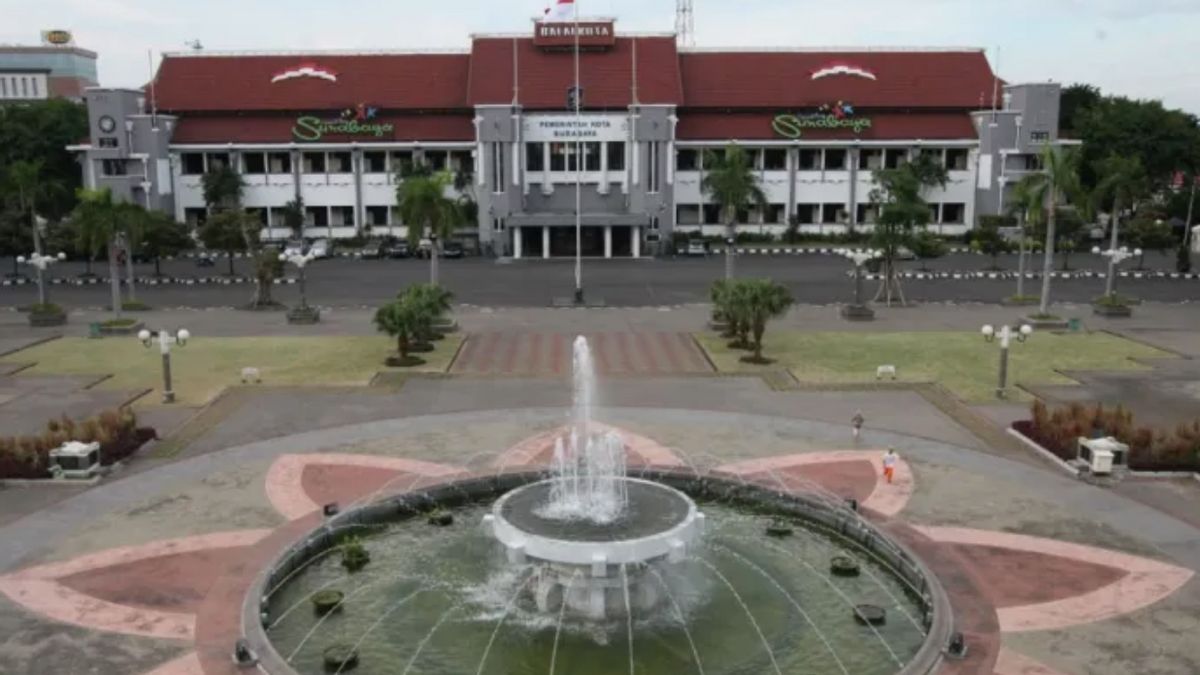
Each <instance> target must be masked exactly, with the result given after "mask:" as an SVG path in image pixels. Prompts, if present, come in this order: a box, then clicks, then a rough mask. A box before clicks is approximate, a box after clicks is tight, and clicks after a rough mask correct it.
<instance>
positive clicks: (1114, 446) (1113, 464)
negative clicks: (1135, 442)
mask: <svg viewBox="0 0 1200 675" xmlns="http://www.w3.org/2000/svg"><path fill="white" fill-rule="evenodd" d="M1079 460H1080V461H1081V462H1082V464H1083V465H1084V466H1086V467H1088V470H1090V471H1091V472H1092V473H1094V474H1104V475H1107V474H1110V473H1112V472H1113V470H1114V469H1123V468H1125V467H1127V466H1128V465H1129V446H1128V445H1125V444H1124V443H1121V442H1119V441H1117V439H1115V438H1112V437H1109V438H1091V439H1089V438H1080V439H1079Z"/></svg>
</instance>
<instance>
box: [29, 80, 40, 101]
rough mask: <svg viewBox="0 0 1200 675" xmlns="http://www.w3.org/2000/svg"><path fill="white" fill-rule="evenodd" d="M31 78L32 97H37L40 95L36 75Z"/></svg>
mask: <svg viewBox="0 0 1200 675" xmlns="http://www.w3.org/2000/svg"><path fill="white" fill-rule="evenodd" d="M31 79H32V80H33V97H34V98H38V97H40V96H41V94H39V93H38V79H37V78H36V77H34V78H31Z"/></svg>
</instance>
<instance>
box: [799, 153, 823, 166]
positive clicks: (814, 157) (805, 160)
mask: <svg viewBox="0 0 1200 675" xmlns="http://www.w3.org/2000/svg"><path fill="white" fill-rule="evenodd" d="M798 168H799V169H800V170H801V171H819V170H820V169H821V151H820V149H817V148H801V150H800V165H799V167H798Z"/></svg>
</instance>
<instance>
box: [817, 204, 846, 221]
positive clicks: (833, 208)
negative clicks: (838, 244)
mask: <svg viewBox="0 0 1200 675" xmlns="http://www.w3.org/2000/svg"><path fill="white" fill-rule="evenodd" d="M845 218H846V205H845V204H822V205H821V222H822V223H826V224H831V223H840V222H842V221H843V220H845Z"/></svg>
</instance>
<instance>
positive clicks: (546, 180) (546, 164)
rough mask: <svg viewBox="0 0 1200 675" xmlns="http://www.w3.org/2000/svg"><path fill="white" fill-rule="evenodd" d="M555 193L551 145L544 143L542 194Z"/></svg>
mask: <svg viewBox="0 0 1200 675" xmlns="http://www.w3.org/2000/svg"><path fill="white" fill-rule="evenodd" d="M551 192H554V185H552V184H551V183H550V143H549V142H546V143H542V194H547V195H548V194H550V193H551Z"/></svg>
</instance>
